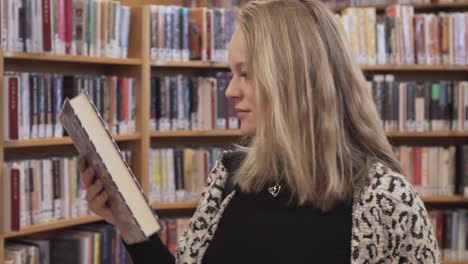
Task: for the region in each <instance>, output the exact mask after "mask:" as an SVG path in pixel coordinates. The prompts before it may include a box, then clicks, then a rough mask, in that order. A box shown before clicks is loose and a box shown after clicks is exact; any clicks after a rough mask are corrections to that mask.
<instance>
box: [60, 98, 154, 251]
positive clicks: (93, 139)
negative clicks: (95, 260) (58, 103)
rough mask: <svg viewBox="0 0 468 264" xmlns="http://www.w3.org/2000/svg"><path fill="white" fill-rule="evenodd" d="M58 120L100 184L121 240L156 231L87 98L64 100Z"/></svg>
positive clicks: (133, 239)
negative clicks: (106, 196) (93, 170)
mask: <svg viewBox="0 0 468 264" xmlns="http://www.w3.org/2000/svg"><path fill="white" fill-rule="evenodd" d="M60 120H61V122H62V125H63V126H64V128H65V129H66V130H67V132H68V134H69V135H70V137H71V139H72V140H73V143H74V145H75V147H76V148H77V150H78V152H79V153H80V155H82V156H84V157H85V159H86V160H87V162H88V164H90V165H92V166H93V167H94V168H95V171H96V176H97V178H98V179H100V180H101V181H102V182H103V185H104V188H105V189H106V191H107V193H108V195H109V199H108V204H109V207H110V210H111V212H112V214H113V215H114V217H115V218H116V223H115V225H116V227H117V228H118V229H119V230H120V231H121V232H122V233H121V235H122V237H123V239H124V241H125V242H126V243H130V244H132V243H136V242H141V241H144V240H147V239H148V237H149V236H151V235H153V234H154V233H156V232H157V231H159V229H160V226H159V223H158V220H157V217H156V215H155V213H154V211H153V209H152V208H151V206H150V205H149V203H148V201H147V199H146V197H145V195H144V193H143V190H142V189H141V187H140V185H139V183H138V181H137V180H136V178H135V176H134V175H133V173H132V171H131V170H130V168H129V166H128V164H127V163H126V162H125V160H123V158H122V155H121V154H120V149H119V148H118V146H117V144H116V143H115V141H114V140H113V138H112V136H111V135H110V133H109V131H108V130H107V129H106V127H105V125H104V121H103V119H102V117H101V116H100V115H99V112H98V111H97V109H96V107H95V106H94V105H93V104H92V102H91V100H90V99H89V97H88V96H87V95H86V94H85V93H81V94H80V95H78V96H76V97H75V98H73V99H71V100H68V99H66V100H65V103H64V106H63V108H62V111H61V114H60Z"/></svg>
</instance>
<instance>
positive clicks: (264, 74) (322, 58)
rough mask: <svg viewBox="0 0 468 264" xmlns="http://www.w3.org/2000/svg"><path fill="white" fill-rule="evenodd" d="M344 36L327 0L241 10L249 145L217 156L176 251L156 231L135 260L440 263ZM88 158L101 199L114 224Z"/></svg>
mask: <svg viewBox="0 0 468 264" xmlns="http://www.w3.org/2000/svg"><path fill="white" fill-rule="evenodd" d="M346 45H347V44H346V41H345V39H344V33H343V31H342V28H341V25H340V23H339V21H338V19H336V18H335V17H334V15H333V14H332V13H331V12H330V11H329V10H328V9H327V8H326V7H325V6H324V5H323V4H321V3H320V2H319V1H317V0H303V1H293V0H290V1H279V0H277V1H264V2H263V1H262V2H251V3H249V4H247V5H246V6H244V7H243V8H241V10H240V12H239V14H238V17H237V30H236V32H235V34H234V36H233V38H232V40H231V44H230V47H229V67H230V69H231V71H232V73H233V79H232V81H231V83H230V84H229V87H228V88H227V90H226V96H227V97H229V99H231V100H233V101H234V102H235V108H236V111H237V116H238V118H239V119H240V122H241V130H242V133H243V134H245V135H246V136H249V137H251V143H250V146H248V147H246V148H245V149H243V150H242V151H239V152H226V153H224V154H223V155H222V156H221V157H220V158H219V160H218V162H217V164H216V165H215V167H214V168H213V170H212V171H211V173H210V175H209V177H208V183H207V187H206V189H205V191H204V192H203V194H202V196H201V200H200V204H199V206H198V208H197V210H196V212H195V214H194V215H193V217H192V219H191V222H190V226H189V228H188V230H187V231H186V232H185V233H184V235H183V236H182V237H181V239H180V242H179V247H178V250H177V254H176V256H172V255H171V254H170V253H169V251H168V250H167V248H166V247H165V246H164V245H163V244H162V243H161V240H160V239H159V237H158V236H157V235H154V236H153V237H151V240H150V241H147V242H144V243H140V244H134V245H127V249H128V250H129V252H130V255H131V256H132V259H133V261H134V263H135V264H141V263H162V264H166V263H210V264H211V263H296V264H297V263H425V264H427V263H440V254H439V251H438V248H437V242H436V240H435V239H434V235H433V231H432V227H431V224H430V221H429V219H428V216H427V212H426V209H425V207H424V204H423V203H422V201H421V200H420V198H419V197H418V195H417V193H416V192H415V191H414V190H413V188H412V187H411V185H410V184H409V183H408V182H407V181H406V179H405V178H404V177H403V176H402V175H401V173H402V171H401V168H400V166H399V163H398V161H397V160H396V159H395V157H394V154H393V153H392V148H391V146H390V144H389V142H388V141H387V138H386V137H385V133H384V131H383V129H382V127H381V122H380V120H379V117H378V115H377V112H376V110H375V108H374V104H373V101H372V98H371V94H370V92H369V91H368V88H367V87H366V82H365V79H364V76H363V74H362V72H361V70H360V69H359V66H358V65H356V63H355V62H354V61H353V59H352V57H351V56H350V53H349V51H348V48H347V46H346ZM80 167H81V168H80V169H81V172H82V176H83V177H84V180H85V182H86V185H87V187H88V193H87V200H88V202H89V204H90V207H91V209H92V210H93V211H94V212H95V213H96V214H98V215H101V216H103V217H104V219H106V220H107V221H108V222H110V223H113V221H114V217H116V216H113V215H111V214H110V212H109V209H108V207H107V206H106V200H107V193H106V192H105V191H104V190H103V188H102V183H101V182H100V181H99V180H97V181H95V182H94V183H93V184H92V182H93V178H94V172H93V169H92V168H91V167H88V168H87V166H86V165H85V162H84V161H82V162H81V166H80Z"/></svg>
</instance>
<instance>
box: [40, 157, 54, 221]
mask: <svg viewBox="0 0 468 264" xmlns="http://www.w3.org/2000/svg"><path fill="white" fill-rule="evenodd" d="M42 179H43V180H44V182H43V183H42V184H43V186H44V188H43V190H44V193H43V196H44V200H43V202H44V203H43V210H44V214H43V217H44V222H49V221H51V220H52V219H53V210H54V197H53V188H52V187H53V182H52V160H50V159H44V160H42Z"/></svg>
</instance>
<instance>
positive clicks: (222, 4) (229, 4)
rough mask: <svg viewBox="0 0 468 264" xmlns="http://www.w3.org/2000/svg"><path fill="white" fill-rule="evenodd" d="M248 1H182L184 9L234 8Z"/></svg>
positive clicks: (248, 0)
mask: <svg viewBox="0 0 468 264" xmlns="http://www.w3.org/2000/svg"><path fill="white" fill-rule="evenodd" d="M248 2H250V0H182V6H185V7H210V8H235V7H239V6H242V5H244V4H246V3H248Z"/></svg>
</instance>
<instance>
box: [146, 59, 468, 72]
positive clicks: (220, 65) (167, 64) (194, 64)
mask: <svg viewBox="0 0 468 264" xmlns="http://www.w3.org/2000/svg"><path fill="white" fill-rule="evenodd" d="M151 66H152V67H159V68H194V69H196V68H214V69H226V70H227V69H228V65H227V63H226V62H212V61H162V62H151ZM361 69H362V70H363V71H391V72H400V71H416V72H417V71H423V72H425V71H439V72H440V71H455V72H457V71H459V72H463V71H468V66H456V65H361Z"/></svg>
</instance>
